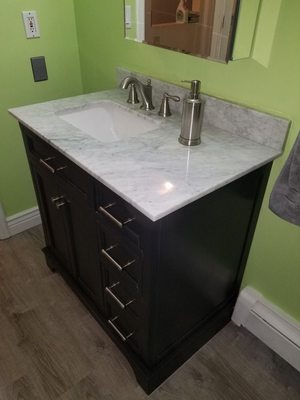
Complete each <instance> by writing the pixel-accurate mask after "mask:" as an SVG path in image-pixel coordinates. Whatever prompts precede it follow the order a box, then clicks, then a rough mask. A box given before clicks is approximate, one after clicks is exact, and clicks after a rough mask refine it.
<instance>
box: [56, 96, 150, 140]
mask: <svg viewBox="0 0 300 400" xmlns="http://www.w3.org/2000/svg"><path fill="white" fill-rule="evenodd" d="M58 116H59V117H60V118H61V119H63V120H64V121H66V122H68V123H69V124H71V125H73V126H75V127H76V128H79V129H80V130H82V131H84V132H85V133H87V134H88V135H90V136H92V137H93V138H95V139H97V140H99V141H101V142H115V141H118V140H122V139H127V138H130V137H135V136H138V135H140V134H142V133H146V132H149V131H152V130H154V129H157V128H158V123H157V122H155V121H153V120H151V118H150V117H147V116H144V115H139V114H138V113H136V112H134V111H129V110H126V108H125V107H124V108H123V107H122V106H121V105H119V104H117V103H114V102H112V101H101V102H99V103H97V104H91V105H88V106H86V107H84V108H80V109H78V108H77V109H72V110H67V111H63V112H60V113H58Z"/></svg>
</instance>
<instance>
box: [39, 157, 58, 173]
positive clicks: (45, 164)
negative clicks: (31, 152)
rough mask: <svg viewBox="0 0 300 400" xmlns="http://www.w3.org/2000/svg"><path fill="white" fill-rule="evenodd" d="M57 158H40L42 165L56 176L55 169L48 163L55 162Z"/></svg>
mask: <svg viewBox="0 0 300 400" xmlns="http://www.w3.org/2000/svg"><path fill="white" fill-rule="evenodd" d="M54 158H55V157H47V158H40V163H41V164H42V165H43V166H44V167H46V168H47V169H48V170H49V171H50V172H51V173H52V174H55V169H54V168H53V167H51V165H50V164H48V163H47V161H50V160H54Z"/></svg>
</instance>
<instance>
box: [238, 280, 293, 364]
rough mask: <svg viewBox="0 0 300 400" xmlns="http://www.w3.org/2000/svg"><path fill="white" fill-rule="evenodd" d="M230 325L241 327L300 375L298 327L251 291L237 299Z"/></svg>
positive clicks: (287, 316)
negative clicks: (232, 323) (299, 372)
mask: <svg viewBox="0 0 300 400" xmlns="http://www.w3.org/2000/svg"><path fill="white" fill-rule="evenodd" d="M232 321H233V322H234V323H235V324H236V325H238V326H243V327H245V328H246V329H247V330H248V331H250V332H251V333H252V334H254V335H255V336H256V337H258V338H259V339H260V340H261V341H262V342H264V343H265V344H266V345H267V346H268V347H270V348H271V349H272V350H273V351H275V352H276V353H277V354H279V355H280V356H281V357H282V358H283V359H285V360H286V361H287V362H288V363H289V364H291V365H292V366H293V367H294V368H296V369H297V370H298V371H300V323H299V322H298V321H296V320H295V319H293V318H291V317H290V316H289V315H288V314H286V313H285V312H284V311H282V310H281V309H280V308H278V307H276V306H274V304H272V303H270V302H269V301H267V300H266V299H265V298H264V297H263V296H262V295H261V294H260V293H259V292H257V291H256V290H255V289H253V288H251V287H246V288H245V289H243V290H242V291H241V293H240V295H239V297H238V300H237V302H236V305H235V309H234V312H233V315H232Z"/></svg>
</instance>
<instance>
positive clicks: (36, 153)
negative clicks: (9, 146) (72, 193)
mask: <svg viewBox="0 0 300 400" xmlns="http://www.w3.org/2000/svg"><path fill="white" fill-rule="evenodd" d="M21 128H22V132H23V138H24V142H25V146H26V150H27V153H28V156H29V158H30V159H31V161H32V162H34V163H35V164H36V165H38V166H39V167H40V168H44V169H45V170H47V171H48V172H49V173H50V174H55V175H56V176H59V177H60V178H62V179H64V180H66V181H68V183H70V184H71V185H72V186H73V187H74V188H76V189H78V191H80V193H81V195H83V196H85V197H87V196H89V197H92V193H93V188H92V179H91V177H90V176H89V175H88V174H87V173H86V172H85V171H83V170H82V169H81V168H79V167H78V166H77V165H76V164H74V163H73V162H72V161H70V160H69V159H68V158H67V157H65V156H63V155H62V154H61V153H60V152H59V151H57V150H56V149H54V148H53V147H52V146H51V145H49V144H48V143H46V142H45V141H43V140H42V139H40V138H39V137H37V136H35V135H33V134H32V133H31V132H30V131H28V130H27V128H25V127H23V126H21Z"/></svg>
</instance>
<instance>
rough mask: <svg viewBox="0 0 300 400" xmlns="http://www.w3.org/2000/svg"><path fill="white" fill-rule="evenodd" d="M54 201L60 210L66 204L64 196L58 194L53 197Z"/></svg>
mask: <svg viewBox="0 0 300 400" xmlns="http://www.w3.org/2000/svg"><path fill="white" fill-rule="evenodd" d="M51 201H52V203H54V204H55V207H56V208H57V209H58V210H59V209H60V207H62V206H64V205H65V204H66V201H65V198H64V196H56V197H51Z"/></svg>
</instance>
